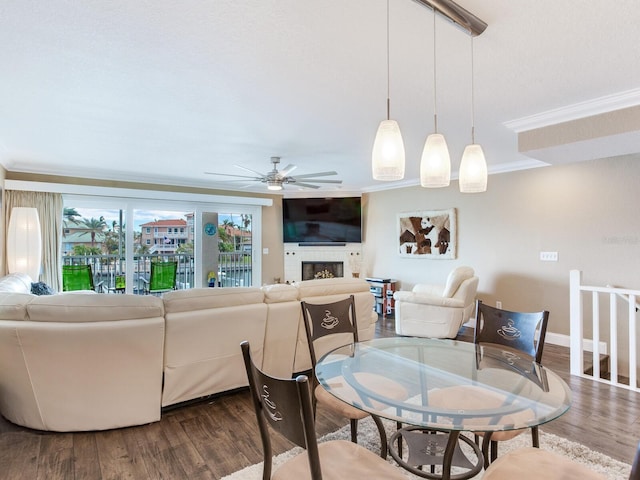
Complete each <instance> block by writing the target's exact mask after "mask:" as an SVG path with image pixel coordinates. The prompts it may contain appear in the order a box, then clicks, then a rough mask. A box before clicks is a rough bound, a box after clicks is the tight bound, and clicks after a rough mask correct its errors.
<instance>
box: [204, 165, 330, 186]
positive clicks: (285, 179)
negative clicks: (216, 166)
mask: <svg viewBox="0 0 640 480" xmlns="http://www.w3.org/2000/svg"><path fill="white" fill-rule="evenodd" d="M271 163H272V164H273V170H271V171H270V172H267V173H260V172H257V171H256V170H252V169H250V168H247V167H243V166H242V165H235V166H236V167H238V168H241V169H243V170H246V171H248V172H251V173H253V174H254V175H253V176H252V175H231V174H228V173H215V172H204V173H206V174H207V175H220V176H223V177H237V180H227V181H230V182H246V181H252V182H260V183H266V184H267V188H268V189H269V190H282V188H283V185H285V184H286V185H290V184H291V185H296V186H298V187H304V188H320V185H313V183H335V184H340V183H342V180H323V179H317V178H316V177H326V176H329V175H337V174H338V172H317V173H306V174H304V175H296V176H295V177H292V176H290V175H289V174H290V173H291V172H292V171H293V170H295V169H296V166H295V165H287V166H286V167H285V168H284V169H283V170H280V171H278V164H279V163H280V157H271ZM308 182H313V183H308Z"/></svg>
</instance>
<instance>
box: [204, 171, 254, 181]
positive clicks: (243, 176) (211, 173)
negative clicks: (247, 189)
mask: <svg viewBox="0 0 640 480" xmlns="http://www.w3.org/2000/svg"><path fill="white" fill-rule="evenodd" d="M204 173H206V174H207V175H220V176H222V177H237V178H250V179H251V180H262V176H260V177H250V176H249V175H231V174H229V173H216V172H204ZM261 175H262V174H261Z"/></svg>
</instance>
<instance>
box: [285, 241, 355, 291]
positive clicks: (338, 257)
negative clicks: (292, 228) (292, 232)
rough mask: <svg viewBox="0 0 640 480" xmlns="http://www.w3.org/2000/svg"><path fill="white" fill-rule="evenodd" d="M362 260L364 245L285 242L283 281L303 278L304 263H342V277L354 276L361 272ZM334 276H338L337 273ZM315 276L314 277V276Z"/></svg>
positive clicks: (295, 280) (296, 280) (290, 281)
mask: <svg viewBox="0 0 640 480" xmlns="http://www.w3.org/2000/svg"><path fill="white" fill-rule="evenodd" d="M361 260H362V245H361V244H360V243H347V244H346V245H344V246H327V245H323V246H301V245H300V244H297V243H285V244H284V279H282V281H283V282H288V283H292V282H299V281H301V280H303V278H302V263H303V262H305V263H306V262H312V263H313V262H315V263H331V262H339V263H341V264H342V273H341V274H340V275H339V276H341V277H352V276H353V274H354V273H356V274H357V273H360V265H361ZM334 276H338V275H335V274H334ZM312 278H313V277H312Z"/></svg>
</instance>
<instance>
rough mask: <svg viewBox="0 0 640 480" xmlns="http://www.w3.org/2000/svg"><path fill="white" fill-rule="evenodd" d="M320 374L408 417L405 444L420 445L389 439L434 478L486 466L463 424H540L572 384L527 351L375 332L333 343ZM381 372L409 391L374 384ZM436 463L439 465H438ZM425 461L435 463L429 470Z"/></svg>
mask: <svg viewBox="0 0 640 480" xmlns="http://www.w3.org/2000/svg"><path fill="white" fill-rule="evenodd" d="M315 374H316V376H317V378H318V381H319V382H320V384H322V385H323V387H324V388H326V389H327V391H329V392H330V393H331V394H333V395H335V396H336V397H337V398H339V399H341V400H342V401H344V402H347V403H349V404H351V405H353V406H354V407H356V408H358V409H361V410H364V411H366V412H369V413H371V414H373V415H377V416H379V417H382V418H387V419H390V420H394V421H396V422H401V423H402V424H406V425H408V427H405V429H403V430H406V431H407V434H406V436H405V439H406V441H407V444H408V446H409V447H411V445H409V444H410V443H412V442H414V441H421V442H422V446H418V448H417V450H419V451H420V452H419V453H418V454H416V455H411V449H409V458H408V459H404V458H403V453H402V451H399V452H398V451H395V450H394V449H393V447H392V445H393V443H394V440H395V439H396V437H397V434H396V435H394V436H393V437H392V439H391V441H390V442H389V447H390V448H389V451H390V453H391V455H392V456H393V457H394V459H395V460H396V461H398V463H399V464H400V465H402V466H403V467H405V468H407V469H408V470H409V471H411V472H413V473H415V474H417V475H420V476H422V477H425V478H433V479H443V480H448V479H449V478H452V473H451V467H452V465H453V466H459V468H462V473H456V474H455V475H454V476H453V478H456V479H464V478H471V477H473V476H475V475H476V474H477V473H479V471H480V470H481V469H482V466H483V458H482V453H481V451H480V449H479V448H478V446H477V445H476V444H475V443H474V442H473V441H472V440H471V439H469V438H468V436H465V435H460V434H461V433H462V432H473V433H478V432H496V431H504V430H519V429H525V428H530V427H535V426H538V425H541V424H544V423H546V422H549V421H551V420H553V419H555V418H557V417H559V416H560V415H562V414H563V413H565V412H566V411H567V410H568V409H569V407H570V405H571V391H570V389H569V387H568V385H567V384H566V383H565V382H564V381H563V380H562V379H561V378H560V377H559V376H558V375H557V374H556V373H554V372H553V371H551V370H549V369H548V368H545V367H543V366H542V365H540V364H538V363H536V362H535V360H534V359H533V358H531V357H529V356H528V355H526V354H523V353H522V352H519V351H517V350H512V349H509V348H507V347H503V346H498V345H490V344H481V345H477V344H474V343H469V342H461V341H456V340H446V339H428V338H416V337H392V338H378V339H374V340H369V341H365V342H358V343H355V344H349V345H346V346H343V347H340V348H337V349H335V350H332V351H330V352H329V353H327V354H326V355H324V356H323V357H322V358H321V359H320V360H319V361H318V362H317V365H316V369H315ZM377 376H382V377H385V378H388V379H392V380H394V381H395V382H397V383H398V384H399V385H400V386H401V387H402V388H404V389H405V390H406V392H407V395H406V396H403V397H402V398H401V399H399V398H398V396H397V394H395V393H393V392H388V393H389V394H387V393H386V392H384V391H383V392H381V391H380V389H379V388H378V389H376V388H375V385H374V384H375V378H376V377H377ZM336 379H339V381H336ZM372 382H373V383H372ZM345 386H346V387H347V388H345ZM438 432H444V433H446V435H443V434H442V433H438ZM411 434H415V436H416V437H417V435H420V437H417V438H418V439H419V440H412V438H411ZM442 437H444V440H440V438H442ZM436 438H438V441H437V442H436V443H435V444H434V443H433V442H434V441H435V440H436ZM462 440H464V441H465V442H466V444H468V446H467V447H466V448H467V449H469V448H470V449H472V450H473V454H472V456H473V455H475V457H476V460H475V462H472V461H470V460H468V459H467V458H466V457H467V456H468V454H462V456H460V455H461V449H460V445H459V441H462ZM425 441H426V443H425ZM399 444H400V445H401V443H399ZM425 445H426V446H425ZM430 445H431V446H430ZM433 445H435V446H433ZM412 456H413V457H414V458H412ZM435 464H437V465H440V466H441V471H440V472H436V470H435V468H434V467H433V465H435ZM425 465H431V466H432V467H431V469H430V470H424V466H425Z"/></svg>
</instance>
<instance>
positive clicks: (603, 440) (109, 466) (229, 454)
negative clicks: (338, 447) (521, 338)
mask: <svg viewBox="0 0 640 480" xmlns="http://www.w3.org/2000/svg"><path fill="white" fill-rule="evenodd" d="M393 328H394V325H393V318H387V319H385V320H382V319H381V320H380V321H379V322H378V327H377V332H376V335H377V336H391V335H393V334H394V333H393ZM543 363H544V364H545V365H546V366H547V367H549V368H551V369H552V370H554V371H555V372H557V373H558V374H560V375H561V376H562V378H563V379H564V380H565V381H567V383H568V384H569V386H570V387H571V389H572V391H573V405H572V407H571V409H570V410H569V412H567V413H566V414H565V415H563V416H562V417H560V418H559V419H557V420H554V421H553V422H551V423H549V424H547V425H544V426H542V429H543V430H545V431H547V432H550V433H554V434H556V435H559V436H561V437H565V438H569V439H573V440H575V441H578V442H580V443H582V444H584V445H587V446H589V447H590V448H592V449H594V450H597V451H599V452H602V453H605V454H607V455H609V456H611V457H613V458H616V459H618V460H621V461H624V462H627V463H631V461H632V459H633V456H634V454H635V448H636V445H637V443H638V441H640V395H639V394H637V393H634V392H630V391H627V390H624V389H620V388H613V387H609V386H607V385H604V384H601V383H597V382H592V381H590V380H585V379H580V378H576V377H571V376H570V375H569V373H568V372H569V352H568V350H567V349H566V348H563V347H558V346H554V345H546V346H545V353H544V358H543ZM343 425H346V422H345V421H343V420H341V419H339V418H335V417H332V416H330V415H327V414H326V413H325V412H324V411H322V409H319V411H318V425H317V430H318V435H324V434H325V433H328V432H331V431H334V430H336V429H337V428H339V427H341V426H343ZM274 448H275V450H276V453H281V452H284V451H286V450H288V449H289V448H291V444H289V443H287V442H286V441H282V442H280V443H278V444H276V445H275V446H274ZM261 460H262V450H261V447H260V441H259V435H258V431H257V428H256V424H255V416H254V413H253V409H252V407H251V404H250V399H249V396H248V392H247V391H246V390H241V391H238V392H234V393H229V394H225V395H220V396H217V397H215V398H211V399H208V400H206V401H202V402H199V403H195V404H192V405H189V406H183V407H180V408H176V409H173V410H170V411H167V412H164V413H163V415H162V420H160V421H159V422H156V423H152V424H149V425H142V426H138V427H130V428H123V429H119V430H110V431H104V432H83V433H48V432H39V431H34V430H29V429H26V428H22V427H18V426H16V425H13V424H11V423H9V422H7V421H6V420H5V419H4V418H2V417H0V479H2V480H13V479H29V480H38V479H42V480H45V479H46V480H57V479H60V480H63V479H64V480H69V479H77V480H107V479H133V480H140V479H154V480H155V479H169V480H173V479H175V480H178V479H179V480H184V479H207V480H213V479H219V478H221V477H223V476H225V475H228V474H230V473H232V472H234V471H236V470H239V469H241V468H243V467H245V466H248V465H252V464H254V463H256V462H259V461H261Z"/></svg>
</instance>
